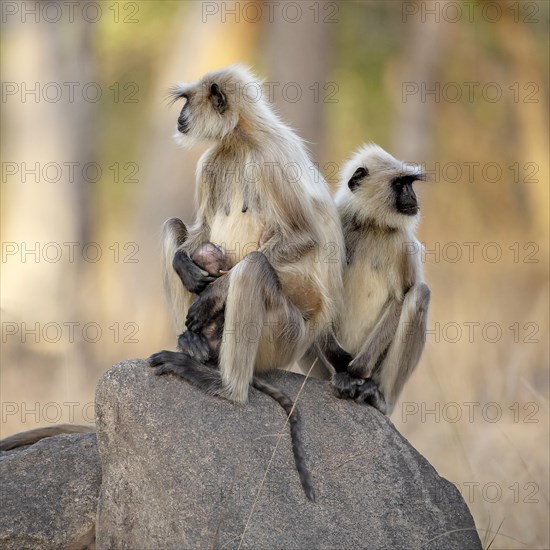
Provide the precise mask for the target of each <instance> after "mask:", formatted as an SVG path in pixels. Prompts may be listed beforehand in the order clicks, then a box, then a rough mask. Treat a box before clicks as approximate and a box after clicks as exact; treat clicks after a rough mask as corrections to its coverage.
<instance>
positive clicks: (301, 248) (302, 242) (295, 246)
mask: <svg viewBox="0 0 550 550" xmlns="http://www.w3.org/2000/svg"><path fill="white" fill-rule="evenodd" d="M316 244H317V243H316V241H315V239H313V237H312V236H311V234H306V233H303V234H301V233H296V234H295V235H293V239H292V241H289V240H288V239H284V238H283V237H282V236H281V235H280V234H277V233H274V234H273V235H272V236H271V237H270V238H269V240H267V241H266V242H264V243H261V246H260V248H259V249H258V252H261V253H262V254H263V255H264V256H265V257H266V258H267V259H268V261H269V263H270V264H271V265H272V267H274V268H275V266H277V265H284V264H292V263H295V262H298V261H299V260H301V259H302V258H303V257H304V256H305V255H306V254H308V253H309V252H311V251H312V250H314V249H315V246H316Z"/></svg>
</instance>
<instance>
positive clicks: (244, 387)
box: [187, 252, 308, 403]
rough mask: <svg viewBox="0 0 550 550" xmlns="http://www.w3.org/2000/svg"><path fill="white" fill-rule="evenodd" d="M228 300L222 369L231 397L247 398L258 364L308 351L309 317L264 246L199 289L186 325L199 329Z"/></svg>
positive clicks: (264, 366)
mask: <svg viewBox="0 0 550 550" xmlns="http://www.w3.org/2000/svg"><path fill="white" fill-rule="evenodd" d="M224 306H225V321H224V329H223V337H222V341H221V347H220V356H219V365H220V373H221V377H222V382H223V386H224V388H227V389H228V391H229V393H230V395H231V400H232V401H235V402H237V403H245V402H246V401H247V399H248V388H249V386H250V383H251V382H252V378H253V375H254V371H255V370H271V369H276V368H280V367H284V366H287V365H288V364H289V363H291V362H292V361H294V360H295V359H297V357H296V355H298V354H302V353H303V352H304V351H305V348H306V346H307V343H308V342H307V340H306V338H307V331H306V326H305V321H304V319H303V317H302V315H301V314H300V311H299V310H298V309H297V308H296V306H294V304H292V302H291V301H290V300H289V299H288V298H287V297H286V296H285V295H284V294H283V292H282V289H281V285H280V283H279V280H278V277H277V274H276V272H275V270H274V269H273V268H272V266H271V264H270V263H269V261H268V260H267V258H266V257H265V256H264V255H263V254H262V253H261V252H252V253H251V254H249V255H248V256H246V258H245V259H243V260H242V261H241V262H239V263H238V264H237V265H236V266H235V267H233V269H232V270H231V271H230V272H229V273H228V274H227V275H224V276H222V277H220V278H219V279H218V280H217V281H215V282H214V283H212V284H211V285H210V286H209V287H208V288H207V289H206V290H205V291H204V292H203V293H202V294H201V296H200V297H199V299H198V300H197V301H196V302H195V303H194V304H193V305H192V306H191V308H190V309H189V313H188V316H187V328H188V329H190V330H192V331H194V332H200V331H201V330H202V329H203V328H204V327H205V326H206V325H208V323H210V322H211V320H212V318H213V317H215V316H216V315H218V314H219V312H220V311H222V310H223V309H224Z"/></svg>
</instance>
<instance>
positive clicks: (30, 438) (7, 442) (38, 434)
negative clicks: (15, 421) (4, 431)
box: [0, 424, 95, 451]
mask: <svg viewBox="0 0 550 550" xmlns="http://www.w3.org/2000/svg"><path fill="white" fill-rule="evenodd" d="M91 432H95V426H83V425H80V424H58V425H57V426H49V427H47V428H36V429H34V430H29V431H27V432H19V433H17V434H14V435H10V436H9V437H6V438H4V439H2V440H0V451H12V450H13V449H18V448H19V447H26V446H28V445H33V444H34V443H36V442H38V441H40V440H41V439H44V438H46V437H52V436H54V435H60V434H84V433H91Z"/></svg>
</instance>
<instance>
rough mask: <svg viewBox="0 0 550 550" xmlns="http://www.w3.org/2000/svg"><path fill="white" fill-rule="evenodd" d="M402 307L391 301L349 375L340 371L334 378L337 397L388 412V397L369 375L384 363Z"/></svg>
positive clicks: (334, 389) (351, 366) (354, 362)
mask: <svg viewBox="0 0 550 550" xmlns="http://www.w3.org/2000/svg"><path fill="white" fill-rule="evenodd" d="M402 308H403V305H402V304H401V303H399V302H398V301H397V300H390V301H389V302H388V303H387V304H386V306H385V308H384V311H383V312H382V315H381V316H380V319H379V320H378V322H377V323H376V325H375V326H374V328H373V329H372V331H371V333H370V334H369V337H368V338H367V340H366V342H365V343H364V344H363V346H362V348H361V350H360V351H359V353H358V354H357V356H356V357H355V358H354V359H353V361H351V363H350V364H349V367H348V369H347V372H346V371H340V372H336V374H335V375H334V376H333V377H332V387H333V391H334V394H335V395H336V396H337V397H340V398H350V399H355V400H356V401H358V402H359V403H368V404H369V405H372V406H373V407H376V408H377V409H378V410H379V411H381V412H383V413H384V412H385V410H386V407H385V403H384V396H383V395H382V393H381V392H380V390H379V389H378V387H377V385H376V383H375V382H373V381H372V380H371V379H370V378H369V376H370V375H371V373H372V372H373V370H374V369H375V368H376V367H377V365H380V364H381V363H382V361H383V360H384V357H385V354H386V351H387V349H388V347H389V346H390V344H391V342H392V340H393V339H395V335H396V333H397V329H398V326H399V319H400V316H401V312H402Z"/></svg>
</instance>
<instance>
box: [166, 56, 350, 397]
mask: <svg viewBox="0 0 550 550" xmlns="http://www.w3.org/2000/svg"><path fill="white" fill-rule="evenodd" d="M260 86H261V83H260V82H259V81H258V80H257V79H256V78H255V77H254V76H253V75H252V74H251V73H250V72H249V71H248V70H247V69H245V68H243V67H241V66H231V67H228V68H226V69H221V70H219V71H215V72H213V73H209V74H207V75H206V76H204V77H203V78H202V79H201V80H200V81H199V82H196V83H193V84H184V85H180V86H178V87H177V88H176V89H175V90H174V95H175V96H177V97H182V98H183V99H185V101H186V103H185V105H184V108H183V109H182V113H181V114H180V117H179V119H178V129H179V131H180V138H181V141H182V143H184V144H188V143H195V142H197V141H204V140H207V141H213V142H214V144H213V145H212V146H211V147H210V149H208V150H207V151H206V153H205V154H204V155H203V156H202V157H201V160H200V162H199V165H198V168H197V200H198V212H197V218H196V222H195V223H194V224H193V226H191V227H190V228H189V233H188V236H187V239H186V240H185V242H184V243H183V244H182V243H180V242H178V238H177V236H176V235H174V232H173V231H171V224H170V223H168V224H166V225H165V230H164V264H165V266H164V272H165V282H166V287H167V291H168V297H169V302H170V304H171V306H172V310H173V312H174V318H175V321H176V330H177V332H178V334H179V333H181V332H183V330H184V328H185V327H184V325H185V319H186V316H187V317H188V323H189V322H191V324H193V326H195V327H197V324H198V325H201V324H202V323H204V322H205V320H204V319H203V318H202V317H201V315H199V314H200V313H202V311H201V306H200V303H201V301H203V304H204V303H210V304H213V303H214V302H215V303H216V304H218V305H220V304H222V303H223V302H224V303H225V328H224V335H223V340H222V344H221V349H220V360H219V363H220V372H221V376H222V380H223V385H224V387H225V388H226V389H227V390H228V393H229V395H230V396H231V399H232V400H233V401H235V402H237V403H245V402H246V400H247V396H248V389H249V386H250V383H251V381H252V377H253V375H254V372H255V371H265V370H271V369H275V368H286V367H288V366H289V365H291V364H292V363H293V362H294V361H296V360H297V359H299V358H300V357H301V356H302V355H303V354H304V352H305V351H306V350H307V349H308V348H309V347H310V345H311V344H312V343H313V342H314V341H315V339H316V338H317V337H318V336H319V335H320V334H323V333H324V332H326V331H328V330H330V327H331V325H332V323H333V322H334V321H335V319H336V317H337V314H338V312H339V310H340V304H339V299H340V298H341V295H342V293H341V289H342V266H343V261H344V247H343V237H342V231H341V227H340V223H339V220H338V214H337V211H336V208H335V206H334V202H333V200H332V198H331V196H330V192H329V189H328V186H327V184H326V182H325V181H324V179H323V178H322V176H321V175H320V174H319V172H318V170H317V169H316V167H315V165H314V164H313V163H312V162H311V160H310V158H309V155H308V153H307V150H306V148H305V146H304V144H303V142H302V141H301V140H300V138H298V136H297V135H296V134H295V133H294V132H293V131H292V130H291V129H290V128H289V127H288V126H287V125H285V124H284V123H283V122H281V121H280V120H279V118H278V117H277V116H276V115H275V113H274V112H273V110H272V109H271V107H270V106H269V105H268V104H267V103H266V102H265V101H264V99H263V96H261V95H260V96H258V91H259V90H261V88H260ZM266 232H267V233H269V235H270V237H269V239H268V240H267V241H266V242H264V243H263V244H260V243H261V241H262V235H264V234H265V233H266ZM206 241H209V242H213V243H214V244H216V245H219V246H221V247H222V248H224V249H225V250H226V251H227V253H228V255H229V257H230V263H231V265H232V269H231V270H230V271H229V273H228V274H227V275H224V276H222V277H220V278H219V279H217V280H216V281H215V282H213V283H212V284H210V285H209V286H208V288H207V289H206V290H205V291H204V293H203V295H201V299H199V301H198V302H197V303H196V304H194V306H193V308H194V309H193V308H192V309H191V311H189V309H190V306H191V303H192V300H193V295H192V293H191V292H188V291H187V290H185V289H184V288H183V287H182V284H181V281H180V279H179V277H178V274H177V273H175V271H174V270H173V269H172V262H173V258H174V255H175V254H176V252H177V251H178V250H183V251H184V252H186V253H187V254H190V253H191V252H192V250H194V249H195V248H196V247H197V246H198V245H199V244H201V243H203V242H206ZM267 265H269V266H270V267H271V268H272V270H273V272H274V274H275V282H274V279H273V277H272V276H271V274H270V273H266V269H265V266H267ZM222 286H224V287H226V288H223V289H220V290H219V291H217V290H216V287H222ZM220 296H223V300H222V299H221V298H220ZM197 304H199V305H197ZM222 307H223V306H222ZM202 309H203V310H204V309H205V308H204V307H203V308H202ZM189 315H190V316H191V319H189ZM245 329H246V330H248V331H249V333H248V334H247V333H244V332H243V330H245ZM252 332H254V336H251V334H252Z"/></svg>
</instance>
